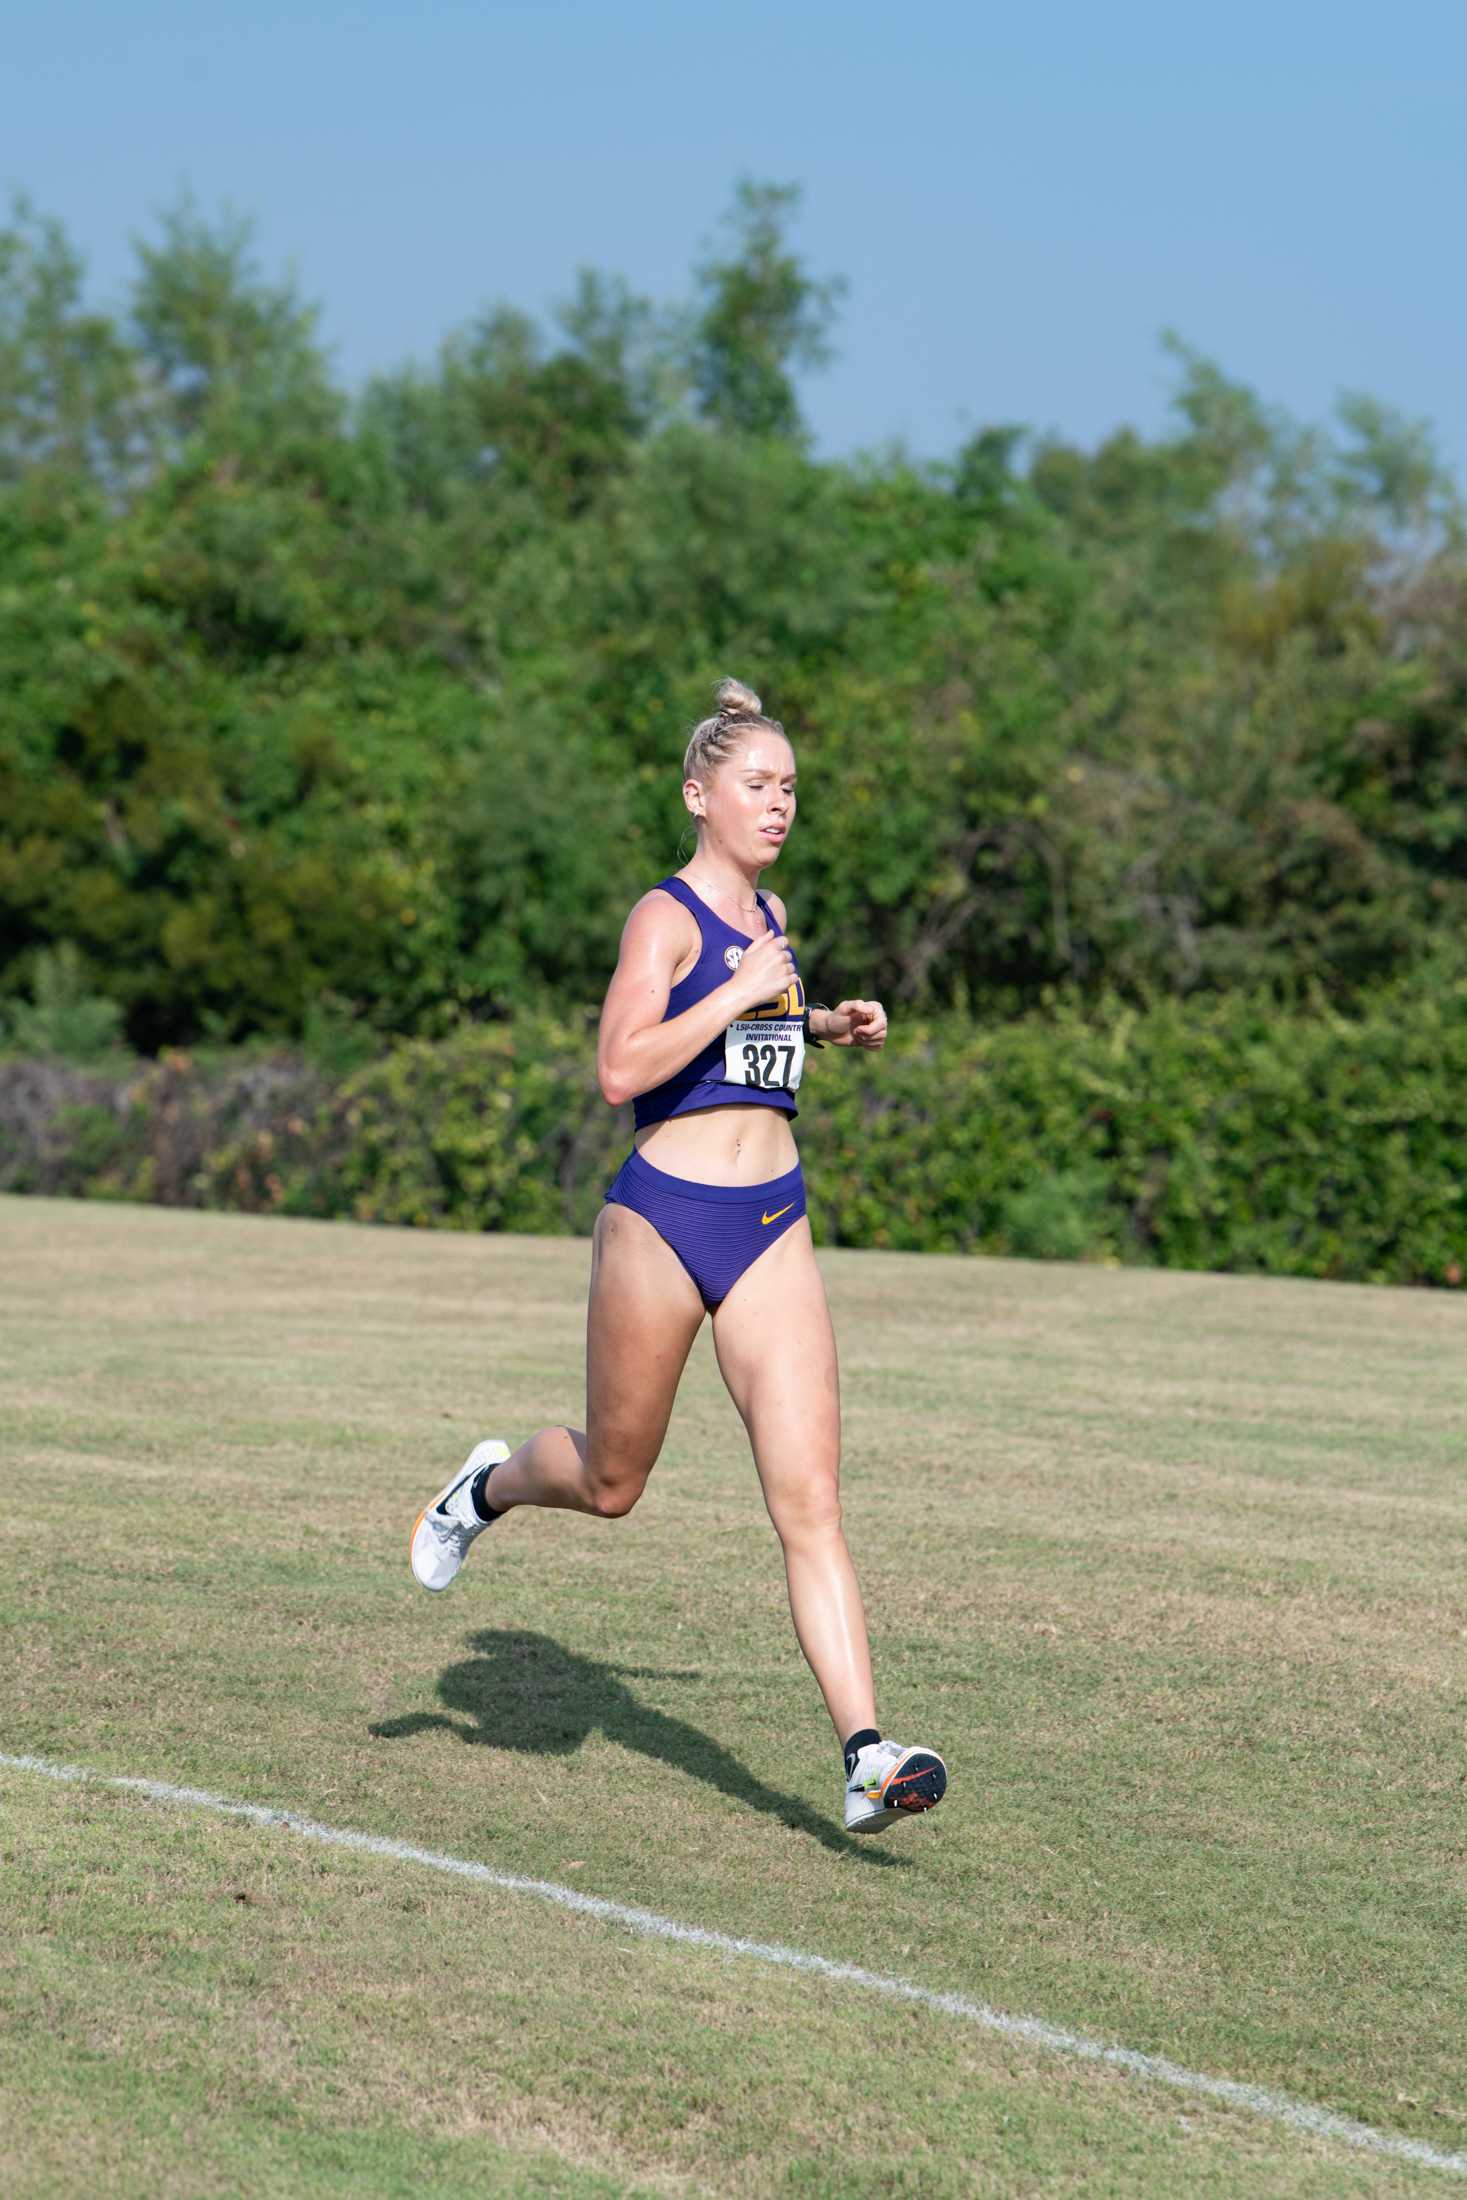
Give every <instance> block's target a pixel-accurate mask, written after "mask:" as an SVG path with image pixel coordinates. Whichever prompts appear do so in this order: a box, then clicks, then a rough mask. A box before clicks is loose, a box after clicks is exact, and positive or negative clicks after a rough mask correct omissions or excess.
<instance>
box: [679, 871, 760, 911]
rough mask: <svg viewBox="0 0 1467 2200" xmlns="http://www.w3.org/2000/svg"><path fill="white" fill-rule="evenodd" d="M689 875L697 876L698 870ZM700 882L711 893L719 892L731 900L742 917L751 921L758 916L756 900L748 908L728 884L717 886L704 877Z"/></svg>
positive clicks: (724, 898) (726, 899) (727, 899)
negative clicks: (751, 906) (731, 891)
mask: <svg viewBox="0 0 1467 2200" xmlns="http://www.w3.org/2000/svg"><path fill="white" fill-rule="evenodd" d="M688 875H689V877H690V878H697V876H698V874H697V872H696V871H692V872H689V874H688ZM700 883H701V884H702V885H704V886H706V887H707V888H708V890H709V892H710V893H714V894H719V895H721V896H722V898H723V900H725V901H731V902H732V903H733V905H734V907H735V909H737V910H738V913H739V915H740V916H741V917H747V918H749V919H750V920H751V921H752V920H753V919H755V918H757V917H758V915H759V904H758V902H757V901H756V902H755V904H754V906H753V908H752V909H746V908H745V907H744V905H743V903H742V902H741V901H739V900H738V898H737V897H736V896H735V895H733V894H731V893H730V892H729V890H728V888H727V887H726V886H715V885H714V884H713V882H712V881H711V879H703V880H702V881H701V882H700Z"/></svg>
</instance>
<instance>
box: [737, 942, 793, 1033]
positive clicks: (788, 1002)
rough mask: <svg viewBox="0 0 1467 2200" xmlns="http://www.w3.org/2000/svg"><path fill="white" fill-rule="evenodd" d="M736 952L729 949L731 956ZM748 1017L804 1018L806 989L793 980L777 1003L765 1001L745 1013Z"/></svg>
mask: <svg viewBox="0 0 1467 2200" xmlns="http://www.w3.org/2000/svg"><path fill="white" fill-rule="evenodd" d="M735 952H736V950H735V949H733V948H729V950H728V953H729V954H730V955H732V954H734V953H735ZM744 1013H745V1015H746V1016H771V1017H772V1016H803V1015H804V1013H805V988H804V986H803V985H802V984H801V982H800V980H799V979H798V978H793V979H791V981H790V983H789V984H788V985H787V986H786V988H785V990H784V992H783V993H781V994H780V996H779V999H778V1000H777V1001H763V1002H761V1003H760V1005H759V1007H758V1008H750V1009H746V1010H745V1011H744Z"/></svg>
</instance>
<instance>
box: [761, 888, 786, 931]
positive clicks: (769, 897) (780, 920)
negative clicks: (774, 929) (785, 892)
mask: <svg viewBox="0 0 1467 2200" xmlns="http://www.w3.org/2000/svg"><path fill="white" fill-rule="evenodd" d="M764 899H765V900H766V901H767V902H768V904H769V906H770V908H771V909H772V910H773V911H774V921H775V923H776V924H777V925H778V927H779V929H780V931H781V932H783V931H784V930H785V928H786V926H787V925H788V923H789V918H788V917H787V916H786V915H785V907H784V903H783V902H782V901H781V900H780V898H779V896H778V894H765V896H764Z"/></svg>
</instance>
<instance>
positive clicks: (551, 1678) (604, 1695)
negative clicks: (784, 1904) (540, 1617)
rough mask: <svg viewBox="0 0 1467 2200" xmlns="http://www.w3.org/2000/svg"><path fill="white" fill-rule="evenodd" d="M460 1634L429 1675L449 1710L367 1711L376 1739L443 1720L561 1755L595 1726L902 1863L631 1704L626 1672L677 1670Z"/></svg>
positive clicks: (861, 1852)
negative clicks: (448, 1660)
mask: <svg viewBox="0 0 1467 2200" xmlns="http://www.w3.org/2000/svg"><path fill="white" fill-rule="evenodd" d="M468 1643H469V1647H470V1649H471V1650H474V1651H477V1653H478V1655H477V1656H476V1657H472V1658H465V1659H463V1660H462V1661H461V1662H460V1663H459V1664H457V1665H450V1666H446V1667H445V1668H444V1670H443V1672H442V1673H440V1674H439V1676H438V1700H439V1702H440V1703H441V1704H443V1705H445V1706H446V1708H447V1711H449V1712H457V1713H458V1714H459V1716H458V1717H456V1718H450V1717H447V1716H445V1713H444V1712H442V1711H414V1712H410V1713H408V1714H407V1716H406V1717H404V1718H401V1719H381V1720H377V1721H375V1722H374V1723H373V1725H372V1726H370V1727H369V1728H368V1732H369V1733H371V1734H375V1735H376V1736H377V1737H378V1739H379V1740H381V1741H390V1742H395V1741H403V1740H405V1739H407V1737H408V1736H410V1735H413V1734H425V1733H429V1732H432V1731H434V1730H435V1729H445V1730H446V1731H447V1732H448V1733H450V1734H456V1735H457V1736H458V1738H459V1740H460V1741H463V1742H486V1743H487V1744H488V1745H489V1747H490V1748H491V1749H505V1750H514V1751H519V1752H528V1753H530V1754H533V1755H535V1756H540V1757H568V1756H569V1755H570V1754H571V1752H572V1751H573V1750H577V1749H579V1748H580V1746H581V1744H582V1742H584V1741H585V1739H586V1737H587V1735H588V1734H595V1733H601V1734H604V1735H605V1736H606V1738H607V1740H608V1741H612V1742H619V1743H621V1744H622V1746H623V1747H624V1748H626V1749H635V1750H639V1751H640V1752H641V1754H642V1755H643V1756H644V1757H655V1758H657V1759H658V1760H660V1762H661V1763H663V1764H667V1765H676V1766H677V1768H678V1770H679V1771H680V1772H689V1773H691V1774H692V1775H693V1777H694V1779H696V1780H706V1781H707V1782H708V1784H709V1786H710V1787H716V1788H718V1789H719V1790H720V1791H721V1792H722V1793H723V1794H724V1795H731V1796H732V1797H733V1798H734V1800H735V1801H736V1802H739V1803H745V1804H747V1805H748V1806H749V1808H750V1809H752V1810H762V1811H767V1812H768V1814H769V1816H770V1817H771V1818H777V1819H778V1820H779V1821H780V1824H781V1825H785V1826H789V1827H791V1828H792V1829H793V1830H794V1831H795V1832H796V1833H808V1834H809V1835H810V1836H811V1837H812V1838H813V1839H814V1840H816V1841H818V1842H819V1843H820V1844H821V1846H822V1847H823V1848H827V1849H831V1850H833V1851H834V1852H835V1854H836V1855H838V1856H859V1857H860V1859H861V1861H862V1862H863V1863H866V1864H875V1865H878V1866H885V1867H887V1868H888V1869H889V1868H891V1867H892V1866H896V1867H897V1868H898V1869H899V1870H905V1869H909V1868H910V1867H909V1865H908V1862H907V1860H906V1859H905V1858H902V1857H898V1856H892V1855H889V1854H887V1853H885V1852H883V1851H882V1850H880V1849H873V1848H872V1847H871V1846H870V1845H869V1842H862V1841H856V1840H853V1839H852V1838H851V1836H850V1835H849V1834H848V1833H846V1832H845V1831H844V1829H843V1828H841V1827H840V1826H839V1825H832V1824H831V1823H830V1821H829V1820H828V1819H825V1818H821V1817H820V1816H818V1815H817V1813H816V1812H814V1811H813V1810H811V1808H810V1806H809V1805H808V1803H803V1802H801V1801H800V1799H799V1797H798V1796H795V1795H782V1794H781V1793H780V1792H779V1790H778V1789H777V1788H770V1787H766V1786H765V1785H764V1783H763V1781H762V1780H756V1779H755V1777H754V1775H753V1773H752V1772H750V1771H748V1770H747V1768H746V1767H745V1766H743V1765H741V1764H740V1763H739V1761H738V1759H737V1757H734V1756H731V1755H730V1753H729V1752H728V1750H726V1749H725V1748H724V1747H723V1746H722V1744H721V1743H719V1742H715V1741H714V1740H713V1739H712V1737H711V1736H709V1735H707V1734H702V1733H700V1732H699V1730H698V1729H697V1727H695V1726H689V1725H687V1724H686V1722H685V1721H684V1720H682V1719H670V1718H668V1716H667V1715H666V1713H665V1712H662V1711H654V1710H653V1709H652V1708H651V1707H650V1706H649V1705H647V1704H643V1703H639V1702H638V1701H637V1699H636V1697H635V1696H634V1695H633V1694H632V1692H631V1690H630V1689H629V1688H628V1687H627V1686H626V1679H627V1678H631V1679H642V1680H656V1679H659V1678H674V1677H678V1678H681V1677H684V1676H672V1675H667V1676H663V1675H659V1674H656V1673H650V1672H646V1671H644V1670H642V1669H641V1668H638V1667H629V1666H615V1665H602V1664H600V1663H599V1662H598V1661H597V1660H596V1659H595V1658H583V1657H579V1656H577V1654H576V1653H575V1652H574V1651H573V1650H565V1649H562V1647H561V1645H560V1644H559V1643H558V1642H553V1641H552V1640H551V1638H550V1637H549V1636H548V1635H535V1634H531V1633H530V1632H529V1631H528V1630H526V1629H518V1628H516V1629H506V1630H505V1631H503V1632H502V1633H500V1632H495V1631H493V1630H489V1629H486V1630H485V1631H484V1632H483V1633H482V1634H477V1635H470V1636H469V1637H468ZM685 1677H686V1678H688V1679H692V1678H695V1676H694V1675H691V1674H689V1675H687V1676H685ZM832 1784H833V1783H832Z"/></svg>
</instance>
